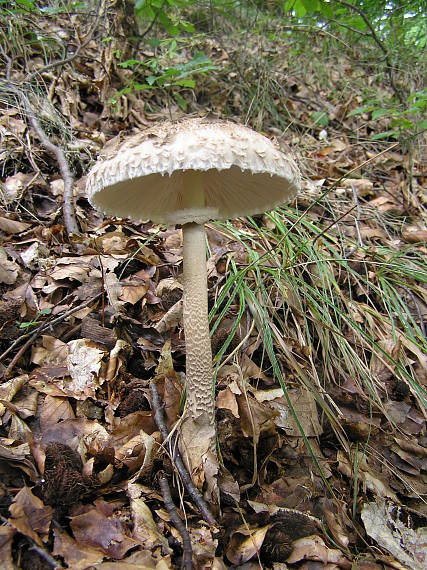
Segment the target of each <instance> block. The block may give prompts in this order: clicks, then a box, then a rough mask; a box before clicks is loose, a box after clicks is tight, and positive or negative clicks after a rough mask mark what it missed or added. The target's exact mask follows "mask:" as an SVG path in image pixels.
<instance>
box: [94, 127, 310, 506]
mask: <svg viewBox="0 0 427 570" xmlns="http://www.w3.org/2000/svg"><path fill="white" fill-rule="evenodd" d="M298 186H299V171H298V168H297V166H296V164H295V162H294V161H293V159H292V158H291V157H290V156H289V155H287V154H284V153H283V152H281V150H279V148H278V147H277V146H276V145H275V144H273V143H272V142H271V141H270V140H269V139H267V138H266V137H264V136H262V135H260V134H259V133H257V132H255V131H253V130H251V129H249V128H247V127H244V126H242V125H239V124H235V123H232V122H229V121H220V120H216V121H212V120H208V119H201V118H196V119H186V120H183V121H180V122H164V123H161V124H160V125H157V126H155V127H153V128H149V129H147V130H145V131H143V132H141V133H139V134H137V135H134V136H131V137H129V138H128V139H126V140H124V141H123V142H122V143H121V144H120V145H119V146H117V144H113V145H109V146H107V147H106V149H105V151H104V153H103V155H101V157H100V160H99V161H98V162H97V163H96V164H95V166H94V167H93V168H92V170H91V171H90V173H89V175H88V179H87V188H88V195H89V200H90V202H91V204H92V205H93V206H94V207H95V208H97V209H99V210H101V211H103V212H104V213H106V214H110V215H114V216H121V217H128V218H133V219H135V220H151V221H153V222H156V223H165V224H168V225H175V224H180V225H182V230H183V264H184V272H183V277H184V279H183V286H184V307H183V321H184V332H185V342H186V391H187V407H186V411H185V414H184V420H183V424H182V428H181V441H182V446H183V448H184V456H185V458H186V461H187V464H188V466H189V469H190V472H191V473H192V476H193V479H194V480H195V482H196V484H198V486H199V487H201V486H202V483H203V479H204V471H205V475H206V471H209V472H210V473H211V474H212V473H213V472H214V471H215V469H212V468H211V467H212V465H217V459H216V445H215V422H214V419H215V400H214V386H213V372H212V353H211V344H210V337H209V324H208V294H207V275H206V236H205V229H204V223H205V222H206V221H208V220H212V219H215V220H224V219H229V218H234V217H238V216H246V215H251V214H257V213H261V212H265V211H266V210H270V209H272V208H274V207H275V206H277V205H279V204H282V203H283V202H286V201H288V200H289V199H290V198H292V197H293V196H294V195H295V194H296V192H297V190H298ZM207 466H208V467H209V466H210V468H209V469H206V467H207ZM215 475H216V474H215ZM215 475H214V476H213V478H215ZM206 478H207V480H208V479H209V476H208V475H206ZM211 480H212V478H211ZM208 485H209V480H208ZM211 491H212V492H211V494H210V495H211V498H212V497H213V496H214V495H215V493H216V492H217V491H215V490H213V489H211ZM208 495H209V493H208Z"/></svg>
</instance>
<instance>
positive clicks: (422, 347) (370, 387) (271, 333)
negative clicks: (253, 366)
mask: <svg viewBox="0 0 427 570" xmlns="http://www.w3.org/2000/svg"><path fill="white" fill-rule="evenodd" d="M325 208H327V206H325ZM265 220H267V222H268V223H267V225H265V224H264V225H262V226H259V225H257V223H256V222H255V221H254V220H253V219H250V218H249V220H248V222H247V224H246V225H239V227H237V226H236V225H233V223H231V222H224V223H218V224H216V226H217V228H218V229H220V231H221V232H222V233H226V234H228V235H229V236H230V238H231V239H232V240H235V241H238V242H240V244H241V245H242V246H243V247H244V248H245V249H246V251H247V263H245V264H244V265H242V264H241V265H237V264H236V262H235V260H234V259H233V254H232V253H230V254H229V260H228V272H227V273H226V275H227V277H226V279H225V281H224V282H222V283H221V284H220V286H219V290H218V291H217V298H216V303H215V306H214V308H213V309H212V311H211V315H210V319H211V329H212V334H213V333H214V332H215V331H216V330H217V328H218V327H219V326H220V323H221V320H222V319H223V318H224V317H226V316H227V315H228V316H230V314H229V312H230V309H232V310H233V319H234V325H233V327H232V330H231V331H230V333H229V335H228V337H227V339H226V341H225V343H224V344H223V346H222V348H221V349H220V350H219V351H218V354H217V355H216V357H215V360H214V362H215V364H216V367H217V369H218V367H219V366H220V365H221V362H222V360H223V359H224V356H225V355H226V353H227V350H228V348H229V346H230V343H231V341H232V339H233V336H234V335H235V333H236V331H237V329H238V327H239V323H240V322H241V320H242V317H243V315H244V314H245V312H247V313H248V314H250V318H251V319H252V321H253V322H254V325H255V326H254V332H253V333H252V336H254V335H260V336H261V345H262V346H263V357H262V358H261V367H262V368H263V372H265V374H267V375H269V376H273V377H274V378H275V379H276V381H277V383H278V385H280V386H281V387H282V390H283V393H284V395H285V398H286V399H287V402H288V405H289V408H290V412H291V414H292V415H293V416H294V418H295V420H296V423H297V425H298V427H299V429H300V432H301V436H302V438H303V439H304V441H305V444H306V447H307V450H308V452H309V454H310V455H311V457H312V459H313V462H314V464H315V465H316V467H317V470H318V472H319V474H320V476H321V477H322V479H323V481H324V483H325V485H326V486H327V488H328V489H329V491H330V493H331V494H333V490H332V489H331V487H330V485H329V483H328V481H327V479H326V475H325V473H324V472H323V470H322V467H321V465H320V463H319V461H318V458H316V456H315V454H314V452H313V450H312V447H311V445H310V441H309V439H308V438H307V436H306V434H305V433H304V430H303V427H302V425H301V423H300V421H299V419H298V417H297V413H296V412H295V410H294V408H293V406H292V402H291V400H290V398H289V395H288V387H289V385H290V384H292V385H294V386H295V384H297V385H298V384H300V385H302V386H304V387H306V388H307V389H308V390H309V391H310V392H311V394H312V395H313V396H314V398H315V400H316V402H317V405H318V407H319V410H320V411H321V413H322V418H323V420H325V419H326V418H327V420H328V421H329V422H330V425H331V427H332V429H333V430H334V433H335V435H336V438H337V440H338V442H339V444H340V445H341V447H342V448H343V450H344V451H346V453H347V455H352V456H353V459H352V463H353V468H354V496H353V511H354V512H355V509H356V506H355V505H356V500H357V492H358V483H357V480H358V474H357V471H358V463H359V462H358V460H357V458H358V457H359V455H361V454H368V455H369V453H370V451H369V446H368V443H369V436H368V437H367V441H365V442H361V444H359V447H358V449H357V450H355V449H354V446H353V444H352V443H351V442H350V441H349V440H348V438H347V436H346V433H345V432H344V430H343V427H342V425H341V422H340V418H339V413H337V412H338V409H339V406H338V404H337V403H335V402H334V401H333V398H332V396H331V394H330V393H329V392H330V390H329V388H330V386H331V385H338V386H340V385H341V384H343V383H344V382H345V380H346V379H351V380H353V381H354V382H356V384H357V385H358V386H359V388H360V389H361V391H362V392H363V394H365V397H366V400H367V402H368V405H369V408H370V409H371V413H370V415H371V418H372V413H373V412H376V413H377V414H378V413H381V414H382V415H383V416H384V417H386V418H387V419H388V421H389V422H390V425H391V426H393V420H392V418H390V417H389V416H388V413H387V409H386V403H387V397H386V394H385V392H384V390H383V389H382V388H383V382H382V380H381V378H380V377H378V375H377V373H376V371H375V368H374V367H373V362H374V361H376V362H378V361H380V362H381V363H382V366H383V367H387V368H388V369H389V370H391V371H393V374H394V376H395V377H396V378H397V379H398V380H400V381H402V382H404V383H405V384H406V385H407V386H408V387H409V390H410V392H411V394H412V396H413V397H414V398H415V399H416V400H417V402H418V405H419V407H420V408H421V410H423V412H425V411H426V410H427V397H426V392H425V390H424V388H423V386H422V385H421V384H420V383H419V381H418V379H417V375H416V369H415V367H414V363H415V362H416V361H417V360H418V361H419V362H421V359H422V358H423V353H424V354H425V351H426V350H427V342H426V338H425V336H424V331H423V330H422V327H421V326H420V322H419V320H418V319H417V314H414V308H413V307H412V308H411V307H410V306H409V305H408V301H411V302H412V304H414V300H415V301H416V300H417V299H418V302H419V303H420V304H421V302H422V301H423V302H425V301H426V291H425V289H423V285H424V284H425V283H426V280H427V271H426V265H425V263H424V260H423V259H422V256H421V253H420V252H418V251H417V249H416V248H415V247H414V246H403V247H401V248H399V249H395V248H394V247H393V245H390V246H387V245H384V244H381V245H375V244H373V243H367V244H366V245H364V246H363V247H362V246H360V244H358V243H356V242H355V241H354V240H352V239H350V238H345V237H344V236H341V235H340V233H339V231H338V228H337V227H335V226H334V227H332V228H330V230H329V231H325V230H324V228H323V227H322V226H320V225H319V224H318V223H317V222H316V220H315V219H314V218H310V216H309V215H308V214H307V215H305V217H303V218H302V219H301V215H300V214H299V212H298V211H295V210H294V209H292V208H281V209H278V210H277V211H275V212H271V213H270V214H268V215H267V217H266V218H265ZM384 223H386V221H384ZM324 225H325V227H327V226H328V223H325V224H324ZM293 226H294V227H293ZM291 227H292V231H289V229H290V228H291ZM389 229H390V230H392V228H389ZM318 236H321V237H320V238H319V239H316V237H318ZM346 252H348V253H347V254H346ZM402 292H403V293H405V295H403V294H402ZM236 307H237V309H236ZM415 313H416V311H415ZM390 345H392V346H395V347H397V348H396V351H390V349H389V347H390ZM399 346H400V348H399ZM238 354H239V351H238V350H237V351H234V354H233V356H234V358H235V359H236V358H237V359H238ZM368 416H369V414H368ZM368 421H369V417H368ZM394 427H396V426H394ZM351 449H353V453H350V450H351ZM354 454H355V455H354ZM386 467H387V466H386Z"/></svg>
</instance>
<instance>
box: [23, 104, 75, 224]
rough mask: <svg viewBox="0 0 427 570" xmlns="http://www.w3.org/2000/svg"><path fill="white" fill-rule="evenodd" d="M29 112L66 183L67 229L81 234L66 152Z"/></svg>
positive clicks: (33, 126)
mask: <svg viewBox="0 0 427 570" xmlns="http://www.w3.org/2000/svg"><path fill="white" fill-rule="evenodd" d="M28 111H29V112H28V120H29V122H30V125H31V126H32V128H33V129H34V131H35V133H36V134H37V136H38V137H39V139H40V141H41V143H42V145H43V146H44V147H45V148H46V150H48V151H49V152H50V153H51V154H53V156H54V157H55V158H56V160H57V162H58V166H59V170H60V172H61V176H62V179H63V181H64V201H63V204H62V213H63V215H64V224H65V229H66V230H67V233H68V234H69V235H70V234H80V230H79V226H78V224H77V220H76V213H75V209H74V195H73V188H74V177H73V175H72V173H71V170H70V167H69V166H68V163H67V159H66V157H65V152H64V151H63V149H62V148H60V147H59V146H56V145H55V144H53V142H52V141H51V140H50V139H49V138H48V136H47V135H46V133H45V132H44V130H43V129H42V127H41V125H40V123H39V121H38V119H37V118H36V117H35V115H34V112H33V110H32V109H28Z"/></svg>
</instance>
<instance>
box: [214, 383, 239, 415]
mask: <svg viewBox="0 0 427 570" xmlns="http://www.w3.org/2000/svg"><path fill="white" fill-rule="evenodd" d="M216 406H217V408H218V409H220V408H223V409H225V410H230V412H231V413H232V414H233V416H234V417H235V418H238V417H239V407H238V405H237V399H236V394H234V393H233V392H232V391H231V390H230V388H229V386H227V388H226V389H225V390H220V391H219V392H218V395H217V397H216Z"/></svg>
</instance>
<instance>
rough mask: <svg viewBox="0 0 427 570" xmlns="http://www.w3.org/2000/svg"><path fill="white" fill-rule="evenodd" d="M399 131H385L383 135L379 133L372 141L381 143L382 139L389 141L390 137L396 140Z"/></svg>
mask: <svg viewBox="0 0 427 570" xmlns="http://www.w3.org/2000/svg"><path fill="white" fill-rule="evenodd" d="M397 134H398V133H397V131H396V130H393V131H384V132H382V133H378V134H376V135H373V136H372V137H371V141H380V140H382V139H388V138H389V137H393V138H396V135H397Z"/></svg>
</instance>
